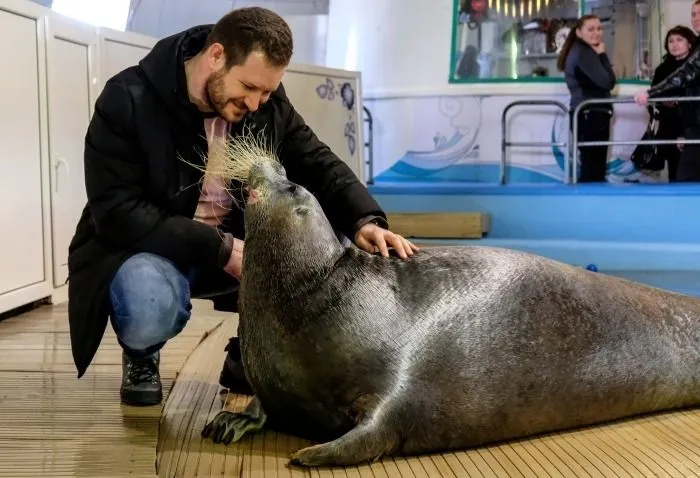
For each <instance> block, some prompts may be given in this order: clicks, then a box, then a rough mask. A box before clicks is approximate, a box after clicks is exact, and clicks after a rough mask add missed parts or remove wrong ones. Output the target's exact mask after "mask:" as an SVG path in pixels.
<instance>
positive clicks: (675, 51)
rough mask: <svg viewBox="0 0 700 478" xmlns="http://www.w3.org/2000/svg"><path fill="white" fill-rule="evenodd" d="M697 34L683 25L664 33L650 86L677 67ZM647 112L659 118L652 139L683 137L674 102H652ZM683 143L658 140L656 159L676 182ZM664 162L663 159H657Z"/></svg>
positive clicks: (681, 124) (682, 61)
mask: <svg viewBox="0 0 700 478" xmlns="http://www.w3.org/2000/svg"><path fill="white" fill-rule="evenodd" d="M699 18H700V17H699ZM695 40H696V36H695V33H693V31H692V30H691V29H690V28H688V27H684V26H682V25H677V26H675V27H673V28H671V29H670V30H669V31H668V32H667V33H666V39H665V41H664V48H665V49H666V55H664V57H663V61H662V62H661V63H660V64H659V66H657V67H656V69H655V70H654V77H653V79H652V80H651V86H655V85H657V84H659V83H661V82H662V81H663V80H664V79H666V78H667V77H668V76H669V75H671V74H672V73H673V72H674V71H676V70H677V69H678V68H680V67H681V66H682V65H683V63H684V62H685V60H686V58H688V55H689V54H690V50H691V48H692V46H693V45H694V44H695ZM647 108H648V110H649V114H650V115H651V116H652V117H654V118H656V119H657V120H658V121H659V123H658V124H659V129H658V131H657V133H656V136H655V139H676V138H681V137H683V134H684V132H683V130H684V121H683V116H682V114H681V111H682V110H681V108H680V107H679V104H678V103H677V102H675V103H673V102H671V103H655V104H654V105H649V106H647ZM682 149H683V145H678V146H676V145H672V144H660V145H658V149H657V151H658V154H659V157H660V158H659V159H660V160H663V161H665V162H666V163H667V164H668V180H669V182H675V181H676V177H677V169H678V162H679V161H680V156H681V150H682ZM660 165H663V162H661V163H660Z"/></svg>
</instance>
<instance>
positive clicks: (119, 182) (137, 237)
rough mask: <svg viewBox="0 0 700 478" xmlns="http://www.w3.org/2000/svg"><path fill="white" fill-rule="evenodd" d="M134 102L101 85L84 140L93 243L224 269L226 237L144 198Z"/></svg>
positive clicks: (111, 85)
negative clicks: (92, 222) (94, 231)
mask: <svg viewBox="0 0 700 478" xmlns="http://www.w3.org/2000/svg"><path fill="white" fill-rule="evenodd" d="M135 121H136V118H135V115H134V107H133V99H132V97H131V95H130V93H129V92H128V90H127V89H126V87H125V86H124V85H123V84H121V83H119V82H118V81H117V80H110V82H108V83H107V84H106V85H105V88H104V90H103V91H102V93H101V94H100V96H99V98H98V99H97V101H96V103H95V112H94V115H93V117H92V119H91V120H90V125H89V127H88V131H87V134H86V136H85V157H84V161H85V186H86V190H87V197H88V205H89V208H90V213H91V215H92V217H93V221H94V225H95V230H96V234H97V239H98V240H99V241H100V242H102V243H103V244H106V245H108V246H111V247H115V248H122V249H127V250H131V251H136V252H150V253H153V254H158V255H160V256H163V257H166V258H168V259H170V260H172V261H174V262H175V263H177V264H181V265H193V264H199V265H213V266H216V267H223V266H224V265H225V264H226V262H227V261H228V259H229V256H230V251H231V248H232V245H233V238H232V236H230V235H223V234H222V233H221V232H219V231H218V230H217V229H216V228H214V227H211V226H209V225H206V224H202V223H199V222H197V221H194V220H193V219H191V218H188V217H184V216H176V215H171V214H169V213H168V212H166V211H165V210H164V209H162V208H160V207H158V206H156V205H155V204H153V203H152V202H149V200H148V199H147V189H146V188H147V187H148V183H149V182H148V177H147V175H148V174H149V171H148V168H147V166H146V164H144V161H143V159H142V158H143V157H142V155H141V152H140V144H139V142H138V138H137V133H136V128H135Z"/></svg>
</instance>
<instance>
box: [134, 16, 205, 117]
mask: <svg viewBox="0 0 700 478" xmlns="http://www.w3.org/2000/svg"><path fill="white" fill-rule="evenodd" d="M212 28H213V25H200V26H196V27H192V28H189V29H187V30H185V31H182V32H180V33H176V34H174V35H171V36H169V37H166V38H163V39H161V40H159V41H158V42H157V43H156V44H155V45H154V47H153V49H152V50H151V51H150V52H149V53H148V54H147V55H146V56H145V57H144V58H143V59H142V60H141V61H140V62H139V66H140V67H141V70H142V71H143V73H144V75H145V77H146V79H147V80H148V82H149V83H150V84H151V86H152V87H153V89H154V90H155V92H156V94H157V95H158V96H159V97H160V98H161V99H162V100H163V102H164V103H165V104H166V106H167V108H168V109H170V110H171V111H172V112H173V114H175V115H176V116H178V117H179V118H180V119H182V120H183V121H185V122H186V123H188V124H190V125H193V126H194V125H198V124H201V122H202V120H203V118H204V117H205V116H207V115H206V114H204V113H202V112H201V111H199V109H198V108H197V107H196V106H195V105H194V104H193V103H192V102H190V100H189V95H188V92H187V79H186V76H185V60H187V59H189V58H192V57H193V56H195V55H196V54H197V53H199V52H200V51H201V50H202V47H203V46H204V43H205V41H206V39H207V36H208V35H209V32H210V31H211V29H212ZM212 116H213V114H212Z"/></svg>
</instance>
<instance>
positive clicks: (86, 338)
mask: <svg viewBox="0 0 700 478" xmlns="http://www.w3.org/2000/svg"><path fill="white" fill-rule="evenodd" d="M211 27H212V26H211V25H207V26H200V27H195V28H191V29H189V30H187V31H185V32H182V33H180V34H176V35H173V36H171V37H168V38H165V39H163V40H161V41H159V42H158V43H157V44H156V45H155V47H154V48H153V50H152V51H151V52H150V53H149V54H148V55H147V56H146V57H145V58H144V59H143V60H142V61H141V62H140V63H139V65H137V66H134V67H131V68H127V69H126V70H124V71H122V72H121V73H119V74H117V75H116V76H114V77H113V78H111V79H110V80H109V81H108V82H107V84H106V86H105V88H104V90H103V91H102V93H101V94H100V96H99V98H98V99H97V102H96V104H95V113H94V116H93V117H92V119H91V121H90V125H89V128H88V131H87V134H86V136H85V158H84V159H85V172H86V176H85V178H86V188H87V196H88V203H87V205H86V207H85V209H84V211H83V214H82V217H81V218H80V221H79V223H78V226H77V230H76V232H75V236H74V237H73V241H72V243H71V245H70V250H69V257H68V268H69V299H70V300H69V306H68V307H69V321H70V334H71V346H72V351H73V358H74V361H75V364H76V366H77V369H78V377H80V376H82V375H83V374H84V373H85V370H86V369H87V367H88V366H89V364H90V362H91V361H92V359H93V357H94V355H95V353H96V351H97V349H98V346H99V344H100V342H101V340H102V337H103V334H104V331H105V328H106V326H107V323H108V319H109V310H110V303H109V296H108V289H109V285H110V283H111V281H112V278H113V277H114V274H115V273H116V271H117V269H118V268H119V267H120V265H121V264H122V263H123V262H124V261H125V260H126V259H127V258H129V257H130V256H131V255H133V254H135V253H138V252H151V253H155V254H158V255H161V256H164V257H166V258H168V259H170V260H172V261H173V262H174V263H175V264H176V265H177V266H179V267H180V268H182V270H186V269H187V268H189V267H190V266H194V265H196V266H199V267H202V268H213V269H219V270H220V268H222V267H223V266H224V265H225V264H226V262H227V260H228V258H229V256H230V251H231V244H230V242H231V241H225V240H222V236H223V234H221V232H230V233H231V234H233V236H236V237H239V238H244V234H245V233H244V230H243V213H242V211H241V210H239V209H238V208H235V207H234V208H232V212H231V215H230V217H228V218H227V220H226V221H225V226H224V227H223V229H224V231H217V230H216V229H215V228H213V227H210V226H208V225H205V224H201V223H199V222H196V221H194V220H192V217H193V215H194V212H195V209H196V207H197V202H198V199H199V188H197V187H192V186H193V185H196V184H197V183H198V182H199V181H200V179H201V178H202V173H201V172H200V171H199V170H198V169H197V168H193V167H191V166H188V165H187V164H185V162H184V161H183V160H181V159H179V158H178V156H181V158H182V159H184V160H185V161H188V162H191V163H195V164H203V163H202V159H201V152H205V153H206V151H207V143H206V139H205V138H206V135H205V133H204V118H203V116H202V114H201V113H200V112H199V111H198V110H197V109H196V108H195V107H194V105H192V104H191V103H190V102H189V100H188V94H187V85H186V80H185V74H184V67H183V63H184V61H185V60H186V59H187V58H190V57H192V56H194V55H195V54H196V53H197V52H198V51H199V50H200V49H201V48H202V46H203V44H204V41H205V39H206V37H207V34H208V33H209V31H210V30H211ZM247 122H248V125H249V126H250V127H251V128H253V130H254V131H256V130H258V131H259V130H262V129H263V128H264V131H265V132H266V133H268V134H269V135H270V136H271V137H270V139H271V140H273V143H272V144H279V147H278V148H277V151H278V154H279V156H280V160H281V161H282V163H283V165H284V167H285V169H286V171H287V175H288V177H289V179H290V180H292V181H294V182H297V183H299V184H301V185H303V186H305V187H306V188H307V189H309V190H310V191H311V192H312V193H313V194H314V195H315V196H316V197H317V198H318V200H319V202H320V204H321V205H322V207H323V209H324V211H325V213H326V215H327V216H328V218H329V220H330V222H331V223H332V224H333V226H334V227H335V228H336V229H337V230H339V231H340V232H342V233H344V234H345V235H346V236H348V237H350V238H352V237H353V236H354V234H355V232H356V230H357V229H358V227H359V226H360V225H362V224H364V223H365V222H366V221H368V220H370V219H372V218H378V220H379V222H380V223H381V225H383V226H386V216H385V214H384V213H383V212H382V210H381V209H380V207H379V205H378V204H377V202H376V201H375V200H374V199H373V198H372V197H371V195H370V194H369V192H368V191H367V189H366V188H365V187H364V185H363V184H362V183H360V181H359V180H358V179H357V178H356V177H355V175H354V174H353V173H352V170H351V169H350V168H349V167H348V166H347V165H346V164H345V163H344V162H343V161H342V160H340V159H339V158H338V157H337V156H336V155H334V154H333V153H332V152H331V151H330V149H329V148H328V147H327V146H326V145H325V144H323V143H322V142H321V141H319V140H318V138H317V137H316V136H315V135H314V133H313V132H312V131H311V130H310V129H309V128H308V127H307V126H306V125H305V123H304V120H303V119H302V118H301V116H299V114H297V112H296V111H295V110H294V108H293V107H292V105H291V104H290V102H289V100H288V99H287V96H286V95H285V93H284V88H283V87H280V88H279V89H278V91H276V92H275V93H273V94H272V96H271V98H270V100H269V101H268V102H267V103H266V104H265V105H263V106H261V107H260V109H259V110H258V111H257V112H256V113H255V114H252V115H250V116H249V117H248V118H247ZM232 133H234V134H235V131H233V132H232Z"/></svg>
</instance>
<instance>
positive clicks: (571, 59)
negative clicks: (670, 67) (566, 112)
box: [557, 15, 617, 182]
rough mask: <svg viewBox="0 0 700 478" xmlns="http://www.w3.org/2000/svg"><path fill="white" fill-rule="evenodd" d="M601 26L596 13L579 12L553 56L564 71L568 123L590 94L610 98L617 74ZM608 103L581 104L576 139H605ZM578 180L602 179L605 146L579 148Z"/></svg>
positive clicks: (608, 132) (605, 156) (608, 123)
mask: <svg viewBox="0 0 700 478" xmlns="http://www.w3.org/2000/svg"><path fill="white" fill-rule="evenodd" d="M602 36H603V28H602V25H601V23H600V19H599V18H598V17H597V16H596V15H583V16H582V17H581V18H579V19H578V21H577V22H576V25H575V26H574V28H572V29H571V31H570V32H569V36H567V37H566V41H565V42H564V45H563V46H562V49H561V52H560V53H559V57H558V58H557V68H558V69H559V71H563V72H564V77H565V78H566V86H567V88H568V89H569V94H570V95H571V99H570V101H569V109H570V117H569V119H570V125H571V126H570V127H571V128H573V123H574V122H573V114H574V110H575V109H576V107H577V106H578V105H579V104H580V103H581V102H582V101H584V100H587V99H590V98H610V91H611V90H612V89H613V88H614V87H615V83H616V82H617V78H616V76H615V72H614V71H613V69H612V66H611V65H610V60H609V58H608V55H607V54H606V53H605V43H603V40H602ZM612 113H613V108H612V104H595V105H590V106H584V107H583V108H582V109H581V111H580V115H579V118H578V128H577V130H578V131H577V135H578V140H579V141H582V142H583V141H609V140H610V121H611V118H612ZM579 157H580V158H581V172H580V174H579V176H578V180H579V182H605V179H606V173H607V164H608V147H607V146H584V147H583V148H581V151H580V154H579Z"/></svg>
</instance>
